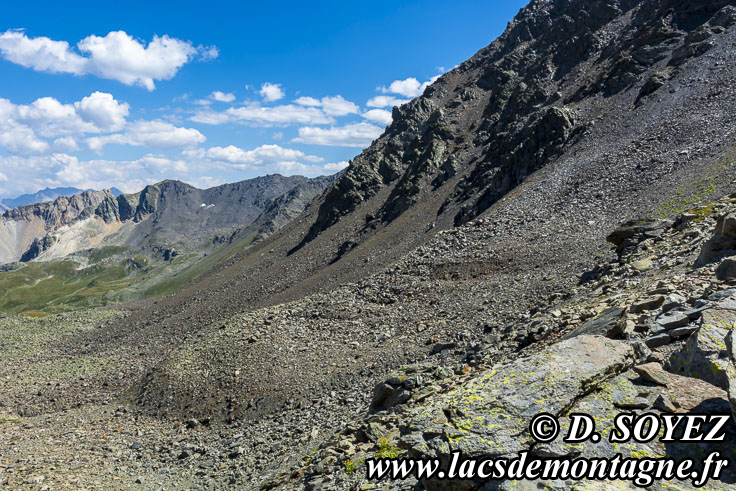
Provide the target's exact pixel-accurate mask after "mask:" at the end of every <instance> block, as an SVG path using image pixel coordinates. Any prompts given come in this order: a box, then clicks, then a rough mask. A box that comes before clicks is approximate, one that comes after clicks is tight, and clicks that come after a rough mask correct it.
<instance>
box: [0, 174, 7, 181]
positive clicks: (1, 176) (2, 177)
mask: <svg viewBox="0 0 736 491" xmlns="http://www.w3.org/2000/svg"><path fill="white" fill-rule="evenodd" d="M0 182H8V176H6V175H5V174H3V173H2V172H0Z"/></svg>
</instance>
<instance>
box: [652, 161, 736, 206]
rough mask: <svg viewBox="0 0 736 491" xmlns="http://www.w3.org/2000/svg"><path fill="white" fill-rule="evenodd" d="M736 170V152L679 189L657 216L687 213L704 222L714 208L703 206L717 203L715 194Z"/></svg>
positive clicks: (664, 204) (663, 204)
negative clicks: (696, 216)
mask: <svg viewBox="0 0 736 491" xmlns="http://www.w3.org/2000/svg"><path fill="white" fill-rule="evenodd" d="M734 170H736V150H734V151H733V152H732V153H730V154H729V155H727V156H725V157H722V158H721V159H719V160H718V161H717V162H715V163H714V164H713V165H712V166H711V168H710V169H709V170H708V171H707V172H705V173H703V174H702V175H700V176H698V177H697V178H695V179H693V180H692V182H690V183H689V184H687V185H685V186H680V187H678V188H677V189H676V190H675V191H674V193H673V195H672V198H670V199H669V200H668V201H665V202H664V203H662V204H660V205H659V207H658V208H657V210H656V212H655V214H656V215H657V216H659V217H660V218H665V217H669V216H672V215H676V214H679V213H683V212H686V211H689V212H692V213H695V214H696V215H698V219H700V220H702V219H703V218H705V217H707V216H708V215H709V214H710V213H711V212H712V211H713V207H712V206H702V205H705V204H706V203H709V202H712V201H715V198H716V196H715V193H716V192H717V191H720V189H721V188H722V187H723V185H724V184H727V183H728V182H730V179H731V177H732V176H733V171H734Z"/></svg>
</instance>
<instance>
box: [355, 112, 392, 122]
mask: <svg viewBox="0 0 736 491" xmlns="http://www.w3.org/2000/svg"><path fill="white" fill-rule="evenodd" d="M362 116H363V117H364V118H365V119H367V120H368V121H374V122H376V123H380V124H382V125H389V124H391V121H393V119H392V117H391V111H386V110H385V109H371V110H370V111H366V112H364V113H363V114H362Z"/></svg>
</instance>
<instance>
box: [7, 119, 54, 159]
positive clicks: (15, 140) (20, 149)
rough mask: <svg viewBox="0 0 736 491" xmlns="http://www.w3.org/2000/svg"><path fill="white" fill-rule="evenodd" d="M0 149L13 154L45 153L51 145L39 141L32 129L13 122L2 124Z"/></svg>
mask: <svg viewBox="0 0 736 491" xmlns="http://www.w3.org/2000/svg"><path fill="white" fill-rule="evenodd" d="M0 147H3V148H4V149H5V150H6V151H8V152H10V153H13V154H20V155H32V154H37V153H45V152H47V151H48V150H49V144H48V143H46V142H45V141H43V140H41V139H39V138H38V137H37V136H36V134H35V133H34V132H33V130H32V129H31V128H29V127H28V126H24V125H18V124H15V123H14V122H12V121H8V122H2V123H0Z"/></svg>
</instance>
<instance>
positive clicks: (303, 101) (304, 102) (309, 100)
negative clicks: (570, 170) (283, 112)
mask: <svg viewBox="0 0 736 491" xmlns="http://www.w3.org/2000/svg"><path fill="white" fill-rule="evenodd" d="M294 102H295V103H297V104H299V105H300V106H314V107H319V106H321V105H322V103H321V102H320V100H319V99H315V98H314V97H300V98H298V99H296V100H295V101H294Z"/></svg>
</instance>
